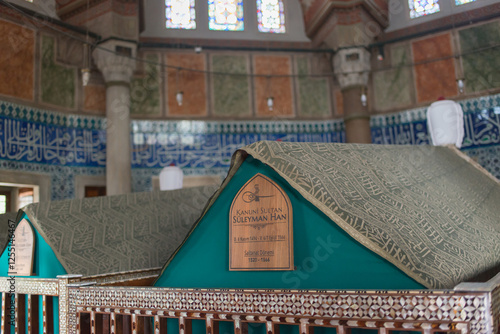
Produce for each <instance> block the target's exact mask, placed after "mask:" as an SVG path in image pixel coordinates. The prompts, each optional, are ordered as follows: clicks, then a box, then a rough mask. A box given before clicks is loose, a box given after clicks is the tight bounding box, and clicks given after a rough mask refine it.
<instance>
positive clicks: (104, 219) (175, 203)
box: [23, 186, 217, 276]
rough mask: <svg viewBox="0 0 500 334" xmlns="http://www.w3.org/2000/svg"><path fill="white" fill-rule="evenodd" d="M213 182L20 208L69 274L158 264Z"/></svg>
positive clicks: (198, 210) (187, 226) (193, 217)
mask: <svg viewBox="0 0 500 334" xmlns="http://www.w3.org/2000/svg"><path fill="white" fill-rule="evenodd" d="M216 189H217V187H216V186H205V187H195V188H186V189H180V190H172V191H156V192H147V193H132V194H127V195H117V196H104V197H93V198H85V199H76V200H65V201H53V202H40V203H35V204H30V205H27V206H26V207H24V209H23V210H24V212H25V213H26V214H27V216H28V218H29V220H30V222H31V223H32V224H33V227H34V228H36V229H37V230H38V232H39V233H40V235H41V236H42V237H43V238H44V240H45V241H46V242H47V243H48V244H49V245H50V246H51V248H52V249H53V251H54V252H55V254H56V256H57V258H58V260H59V261H60V262H61V264H62V265H63V267H64V268H65V269H66V271H67V273H68V274H82V275H84V276H88V275H98V274H107V273H115V272H122V271H129V270H139V269H149V268H156V267H161V266H162V265H163V264H164V263H165V261H166V260H167V259H168V258H169V257H170V255H171V254H172V253H173V252H174V251H175V250H176V249H177V247H178V246H179V244H180V243H181V242H182V240H184V238H185V236H186V234H187V233H188V231H189V230H190V229H191V227H192V225H193V223H194V222H195V221H196V220H197V218H198V217H199V216H200V214H201V212H202V210H203V207H204V206H205V204H206V202H207V201H208V199H209V198H210V196H211V195H212V194H213V193H214V192H215V190H216Z"/></svg>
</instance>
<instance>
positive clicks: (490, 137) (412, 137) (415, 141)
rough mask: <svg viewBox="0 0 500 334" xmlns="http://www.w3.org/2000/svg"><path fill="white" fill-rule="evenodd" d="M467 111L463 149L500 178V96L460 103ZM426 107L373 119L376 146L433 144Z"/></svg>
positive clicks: (465, 114)
mask: <svg viewBox="0 0 500 334" xmlns="http://www.w3.org/2000/svg"><path fill="white" fill-rule="evenodd" d="M459 103H460V105H461V106H462V110H463V111H464V131H465V137H464V140H463V143H462V148H461V150H462V151H463V152H465V153H466V154H468V155H469V156H471V157H472V158H474V159H476V160H477V162H478V163H479V164H480V165H482V166H483V167H484V168H486V169H487V170H488V171H489V172H490V173H492V174H493V175H494V176H495V177H497V178H498V179H500V163H499V158H500V94H497V95H491V96H485V97H480V98H476V99H468V100H463V101H459ZM426 110H427V109H426V108H420V109H413V110H408V111H404V112H400V113H394V114H389V115H380V116H373V117H372V118H371V128H372V141H373V143H375V144H389V145H391V144H398V145H421V144H430V138H429V135H428V132H427V118H426Z"/></svg>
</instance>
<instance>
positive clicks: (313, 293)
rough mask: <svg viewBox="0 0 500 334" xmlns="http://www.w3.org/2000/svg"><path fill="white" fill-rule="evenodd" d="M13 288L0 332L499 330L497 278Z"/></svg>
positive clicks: (56, 283) (70, 282) (23, 282)
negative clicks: (361, 285)
mask: <svg viewBox="0 0 500 334" xmlns="http://www.w3.org/2000/svg"><path fill="white" fill-rule="evenodd" d="M117 277H118V276H117ZM11 282H12V281H9V278H7V277H1V278H0V292H1V293H2V322H1V329H0V330H1V333H16V334H17V333H26V332H27V333H40V332H42V333H49V334H51V333H55V332H57V331H55V330H54V328H55V327H56V326H55V324H54V322H53V320H52V319H54V312H57V314H56V315H57V317H55V319H56V320H55V321H57V319H58V320H59V331H58V332H59V333H61V334H67V333H69V334H77V333H78V334H80V333H81V334H86V333H92V334H94V333H113V334H115V333H116V334H118V333H133V334H139V333H154V334H160V333H166V330H167V327H168V329H169V331H168V332H169V334H175V333H179V334H191V333H207V334H219V333H234V334H245V333H249V334H257V333H262V334H279V333H280V332H282V334H283V333H294V332H293V331H289V329H290V328H294V329H295V333H300V334H313V333H314V331H315V330H316V329H318V328H319V327H322V328H321V333H324V334H328V333H337V334H348V333H350V331H351V330H352V329H353V328H356V329H372V330H373V329H374V330H377V331H378V333H379V334H390V333H392V332H401V331H405V332H411V333H414V332H417V333H418V332H420V333H425V334H428V333H443V332H447V333H460V334H466V333H467V334H491V333H494V334H500V274H499V275H497V277H495V278H494V279H492V280H491V281H489V282H487V283H481V284H469V283H465V284H460V285H458V286H457V287H456V288H455V289H454V290H410V291H366V290H360V291H325V290H308V291H305V290H246V289H233V290H228V289H172V288H154V287H116V286H104V285H98V284H96V283H95V282H89V281H85V280H82V278H81V277H80V276H78V275H66V276H58V278H57V279H35V278H15V282H14V286H13V287H12V285H11ZM11 291H13V292H14V294H13V295H14V299H13V301H14V303H15V312H14V313H15V324H16V326H15V328H14V330H13V331H12V330H11V326H9V322H10V320H11V318H10V306H11V304H10V300H11V295H10V292H11ZM54 297H58V298H57V301H58V302H57V307H54V308H53V307H52V305H53V304H54V300H55V299H54ZM40 309H41V311H42V314H43V316H42V317H41V318H40V317H39V316H38V315H39V313H40ZM53 310H54V311H53ZM25 319H27V321H25ZM40 329H42V330H41V331H40ZM333 329H334V331H333ZM329 330H330V332H329Z"/></svg>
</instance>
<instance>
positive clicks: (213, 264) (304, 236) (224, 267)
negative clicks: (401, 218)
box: [155, 156, 425, 290]
mask: <svg viewBox="0 0 500 334" xmlns="http://www.w3.org/2000/svg"><path fill="white" fill-rule="evenodd" d="M257 173H262V174H264V175H266V176H268V177H270V178H271V179H273V180H274V181H276V182H277V183H278V184H279V185H280V186H281V187H282V188H283V189H284V190H285V192H287V194H288V196H289V197H290V200H291V202H292V207H293V235H294V260H295V266H296V270H295V271H229V269H228V268H229V242H228V239H229V226H228V224H229V223H228V217H229V208H230V205H231V202H232V200H233V198H234V196H235V195H236V193H237V192H238V190H239V189H240V188H241V187H242V186H243V185H244V184H245V182H247V181H248V180H249V179H250V178H252V177H253V176H254V175H255V174H257ZM155 286H166V287H179V288H263V289H387V290H396V289H425V288H424V287H423V286H422V285H421V284H419V283H417V282H416V281H415V280H413V279H412V278H410V277H409V276H407V275H406V274H405V273H403V272H402V271H400V270H399V269H398V268H396V267H395V266H394V265H393V264H391V263H390V262H388V261H386V260H385V259H383V258H382V257H380V256H378V255H377V254H375V253H373V252H371V251H370V250H368V249H367V248H365V247H364V246H362V245H361V244H359V243H358V242H357V241H355V240H354V239H353V238H351V237H350V236H349V235H347V233H345V232H344V231H343V230H342V229H341V228H339V227H338V226H337V225H336V224H335V223H333V222H332V221H330V219H329V218H328V217H326V216H325V215H324V214H323V213H322V212H321V211H319V210H318V209H317V208H316V207H315V206H313V205H312V204H311V203H309V202H307V201H305V200H304V199H303V197H302V196H301V195H300V194H299V193H298V192H297V191H295V189H293V188H292V187H290V186H289V185H288V184H287V183H286V182H285V181H284V180H283V179H282V178H281V177H280V176H279V175H278V174H277V173H276V172H274V171H273V170H272V169H271V168H270V167H268V166H266V165H264V164H262V163H261V162H259V161H257V160H255V159H253V158H252V157H251V156H248V157H247V159H246V160H245V161H244V162H243V164H242V165H241V167H240V168H239V169H238V171H237V172H236V174H235V175H234V177H233V178H232V179H231V181H230V182H229V184H228V185H227V187H226V188H225V189H224V190H223V191H222V193H221V194H220V196H219V197H218V198H217V200H216V201H215V203H214V204H213V205H212V207H211V208H210V209H209V211H208V212H207V213H206V215H205V216H204V217H203V219H202V220H201V221H200V222H199V224H198V226H197V227H196V228H195V230H194V231H193V232H192V234H191V235H190V237H189V238H188V239H187V240H186V242H185V243H184V245H183V246H182V248H181V249H180V250H179V252H178V253H177V254H176V255H175V257H174V258H173V259H172V261H171V262H170V264H169V265H168V266H167V267H166V268H165V269H164V271H163V274H162V275H161V277H160V278H159V279H158V280H157V282H156V283H155Z"/></svg>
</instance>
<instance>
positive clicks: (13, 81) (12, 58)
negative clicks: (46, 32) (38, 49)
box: [0, 20, 35, 100]
mask: <svg viewBox="0 0 500 334" xmlns="http://www.w3.org/2000/svg"><path fill="white" fill-rule="evenodd" d="M0 45H2V47H1V51H0V78H2V80H0V94H3V95H9V96H13V97H17V98H20V99H26V100H33V98H34V57H35V50H34V49H35V33H34V32H33V31H32V30H30V29H27V28H25V27H22V26H19V25H16V24H14V23H11V22H8V21H4V20H0Z"/></svg>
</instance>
